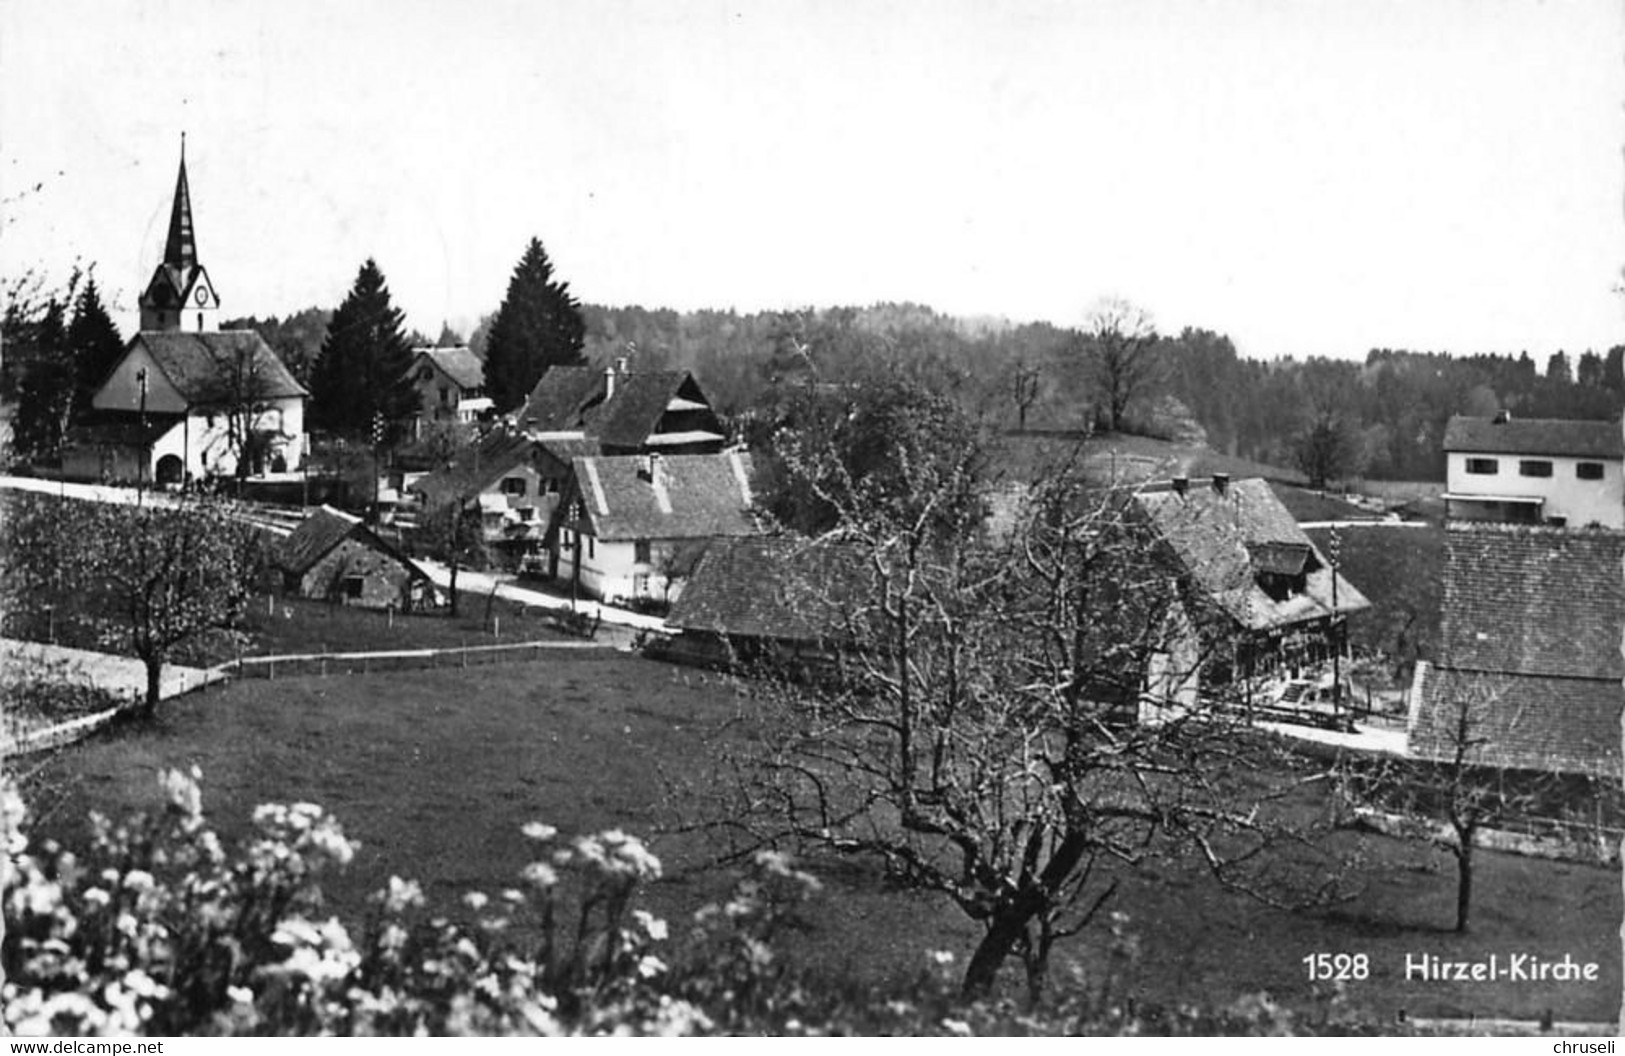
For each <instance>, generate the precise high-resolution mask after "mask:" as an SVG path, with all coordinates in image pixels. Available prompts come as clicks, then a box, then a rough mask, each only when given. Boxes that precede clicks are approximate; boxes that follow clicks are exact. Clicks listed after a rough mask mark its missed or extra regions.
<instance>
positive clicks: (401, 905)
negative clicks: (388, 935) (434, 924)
mask: <svg viewBox="0 0 1625 1056" xmlns="http://www.w3.org/2000/svg"><path fill="white" fill-rule="evenodd" d="M373 897H374V898H376V899H379V900H381V901H382V902H383V903H384V908H385V909H387V910H388V911H389V912H391V913H404V912H405V911H406V910H408V909H410V908H412V907H414V906H421V905H423V888H421V887H419V886H418V882H417V881H416V880H402V879H401V878H400V877H398V876H391V877H390V878H389V888H388V889H387V890H385V891H380V892H379V893H378V894H376V895H374V896H373Z"/></svg>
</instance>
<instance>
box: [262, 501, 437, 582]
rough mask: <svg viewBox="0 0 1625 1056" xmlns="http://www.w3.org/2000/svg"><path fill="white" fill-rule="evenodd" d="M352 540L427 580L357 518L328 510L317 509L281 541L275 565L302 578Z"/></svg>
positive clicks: (422, 573) (424, 575)
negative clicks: (332, 551)
mask: <svg viewBox="0 0 1625 1056" xmlns="http://www.w3.org/2000/svg"><path fill="white" fill-rule="evenodd" d="M352 536H354V537H355V538H356V539H358V540H359V541H361V542H362V543H364V544H365V545H367V546H368V547H370V548H372V549H374V550H378V551H381V552H382V553H386V554H389V555H390V556H391V557H393V558H395V559H396V560H397V561H399V562H400V563H401V564H403V565H405V566H406V567H407V568H408V569H410V570H411V571H412V572H413V573H414V574H415V575H418V576H422V577H424V578H427V575H426V573H424V572H423V571H422V570H421V569H420V568H418V566H417V565H416V564H415V563H414V562H413V561H412V560H411V559H409V558H407V557H406V556H405V555H403V554H401V553H400V552H398V551H397V550H396V549H395V548H394V547H392V546H390V545H389V544H388V543H386V542H385V541H384V540H382V539H380V538H378V536H377V535H376V534H374V532H373V531H372V529H370V528H368V527H367V526H366V525H365V524H363V523H361V518H359V517H354V516H352V515H350V514H348V513H345V512H344V511H342V510H335V509H334V508H333V507H331V506H321V507H318V508H317V509H316V510H315V512H313V513H312V514H311V515H310V516H309V517H306V518H305V519H304V520H303V521H301V522H300V524H299V527H297V528H295V529H294V530H293V531H292V532H291V533H289V535H288V537H287V538H286V539H284V540H282V545H281V546H280V548H279V549H278V552H277V564H278V565H279V566H281V567H282V568H283V569H285V570H286V571H289V572H292V573H294V574H295V575H302V574H304V573H305V572H308V571H310V569H311V568H312V567H314V566H315V564H316V562H318V561H320V560H321V559H322V558H323V557H325V556H327V554H328V552H329V551H331V550H332V549H333V548H334V547H335V546H338V545H339V544H340V543H342V542H343V541H344V540H346V539H349V538H351V537H352Z"/></svg>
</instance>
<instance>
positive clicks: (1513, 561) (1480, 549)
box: [1439, 524, 1625, 682]
mask: <svg viewBox="0 0 1625 1056" xmlns="http://www.w3.org/2000/svg"><path fill="white" fill-rule="evenodd" d="M1622 577H1625V534H1622V533H1619V532H1611V531H1606V530H1602V529H1569V528H1547V527H1543V526H1536V525H1511V524H1473V525H1466V524H1453V525H1451V527H1450V528H1449V530H1448V531H1446V533H1445V544H1444V603H1443V611H1444V621H1443V629H1442V634H1441V639H1440V654H1439V656H1440V662H1441V663H1443V664H1445V665H1447V666H1449V667H1455V668H1469V669H1472V670H1477V671H1499V672H1508V673H1517V674H1524V675H1552V676H1558V677H1570V678H1606V679H1613V680H1614V681H1615V682H1618V681H1619V680H1620V679H1621V678H1625V661H1622V660H1621V658H1620V651H1619V650H1620V635H1621V630H1622V625H1625V578H1622Z"/></svg>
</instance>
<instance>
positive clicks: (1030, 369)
mask: <svg viewBox="0 0 1625 1056" xmlns="http://www.w3.org/2000/svg"><path fill="white" fill-rule="evenodd" d="M1043 377H1044V372H1043V371H1042V370H1040V369H1039V368H1038V367H1036V366H1034V365H1032V364H1029V363H1027V362H1026V361H1025V360H1022V361H1019V362H1017V363H1016V369H1015V371H1014V372H1013V373H1012V374H1011V375H1010V396H1011V399H1013V400H1014V401H1015V404H1016V428H1017V429H1022V430H1025V429H1026V428H1027V412H1028V411H1030V410H1032V407H1033V404H1035V403H1037V402H1038V396H1039V393H1040V392H1041V391H1042V390H1041V388H1040V383H1041V382H1042V381H1043Z"/></svg>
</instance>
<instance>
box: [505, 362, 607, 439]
mask: <svg viewBox="0 0 1625 1056" xmlns="http://www.w3.org/2000/svg"><path fill="white" fill-rule="evenodd" d="M603 395H604V372H603V371H602V370H599V369H597V368H596V367H549V368H548V369H547V370H546V371H545V372H544V373H543V374H542V376H541V378H540V380H538V381H537V382H536V387H535V388H533V389H531V390H530V397H529V399H527V400H526V401H525V406H524V409H523V410H521V411H520V412H519V424H520V425H521V426H523V427H524V428H526V429H539V430H542V431H550V430H566V429H580V428H581V425H582V416H583V414H584V413H585V412H586V410H587V408H588V407H589V406H591V405H593V404H595V403H596V402H598V401H601V400H602V399H603Z"/></svg>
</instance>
